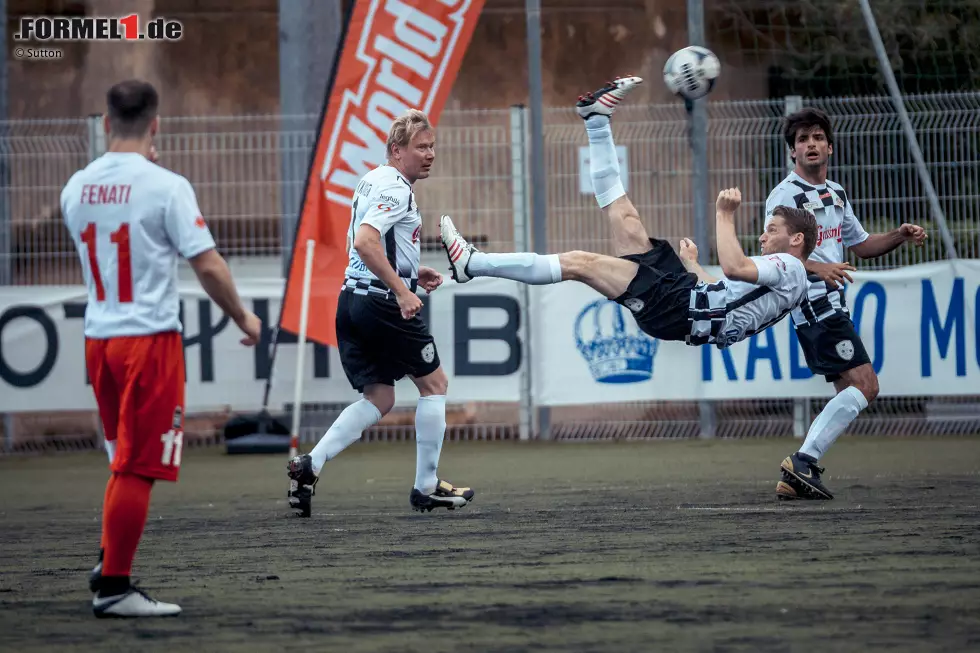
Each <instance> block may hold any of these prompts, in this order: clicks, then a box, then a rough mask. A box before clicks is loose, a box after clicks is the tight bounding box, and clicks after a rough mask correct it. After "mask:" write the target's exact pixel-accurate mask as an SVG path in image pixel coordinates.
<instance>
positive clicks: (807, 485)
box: [776, 452, 834, 501]
mask: <svg viewBox="0 0 980 653" xmlns="http://www.w3.org/2000/svg"><path fill="white" fill-rule="evenodd" d="M779 469H780V471H781V472H782V475H783V478H782V481H780V483H779V484H778V485H777V486H776V492H777V494H780V496H783V495H782V494H781V493H780V492H779V489H780V486H782V485H786V486H788V488H789V489H790V490H792V491H793V492H794V493H795V494H796V495H797V498H799V499H810V500H818V501H819V500H823V501H827V500H830V499H833V498H834V495H833V494H831V492H830V490H828V489H827V486H825V485H824V484H823V481H821V480H820V475H821V474H823V472H824V469H823V468H822V467H818V466H817V459H816V458H814V457H812V456H808V455H807V454H805V453H799V452H797V453H794V454H793V455H791V456H787V457H786V458H784V459H783V462H782V464H781V465H780V466H779Z"/></svg>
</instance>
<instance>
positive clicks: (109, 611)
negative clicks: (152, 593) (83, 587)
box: [92, 587, 180, 619]
mask: <svg viewBox="0 0 980 653" xmlns="http://www.w3.org/2000/svg"><path fill="white" fill-rule="evenodd" d="M92 612H94V613H95V616H96V617H98V618H99V619H108V618H111V617H116V618H127V617H175V616H177V615H179V614H180V606H179V605H176V604H174V603H163V602H162V601H155V600H153V599H151V598H150V597H149V596H147V595H146V593H144V592H143V591H142V590H140V589H137V588H135V587H130V588H129V591H127V592H126V593H125V594H117V595H115V596H105V597H99V595H98V594H96V595H95V597H94V598H93V599H92Z"/></svg>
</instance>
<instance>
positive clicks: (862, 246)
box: [848, 224, 929, 259]
mask: <svg viewBox="0 0 980 653" xmlns="http://www.w3.org/2000/svg"><path fill="white" fill-rule="evenodd" d="M928 237H929V234H927V233H926V230H925V229H923V228H922V227H920V226H919V225H917V224H903V225H902V226H901V227H899V228H898V229H892V230H891V231H886V232H884V233H880V234H870V235H869V236H868V237H867V238H865V239H864V241H863V242H860V243H857V244H856V245H851V246H850V247H849V248H848V249H850V250H851V251H852V252H854V254H855V255H857V256H858V257H860V258H864V259H868V258H878V257H879V256H884V255H885V254H887V253H888V252H890V251H892V250H893V249H897V248H899V247H901V246H902V245H904V244H905V243H908V242H911V243H915V245H917V246H919V247H921V246H922V244H923V243H924V242H925V240H926V238H928Z"/></svg>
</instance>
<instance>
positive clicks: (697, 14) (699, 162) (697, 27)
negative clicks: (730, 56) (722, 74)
mask: <svg viewBox="0 0 980 653" xmlns="http://www.w3.org/2000/svg"><path fill="white" fill-rule="evenodd" d="M687 39H688V42H689V43H690V44H691V45H701V46H703V45H705V42H704V41H705V39H704V1H703V0H687ZM705 102H707V99H706V98H702V99H700V100H694V101H690V100H688V101H686V105H687V114H688V116H689V121H688V122H689V126H690V139H691V190H692V192H693V198H692V199H693V209H694V242H696V243H697V244H698V258H700V259H701V261H700V263H701V265H708V264H709V263H711V243H710V242H709V239H708V112H707V108H706V107H705ZM698 413H699V416H700V417H699V419H700V422H701V434H700V435H701V437H702V438H713V437H715V432H716V430H717V426H718V424H717V421H718V418H717V415H716V414H715V406H714V403H713V402H712V401H710V400H707V399H702V400H700V401H698Z"/></svg>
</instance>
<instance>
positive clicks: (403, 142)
mask: <svg viewBox="0 0 980 653" xmlns="http://www.w3.org/2000/svg"><path fill="white" fill-rule="evenodd" d="M427 129H428V130H431V129H432V125H431V124H429V118H428V117H427V116H426V115H425V114H424V113H422V112H421V111H419V110H418V109H409V110H408V111H406V112H405V113H404V114H402V115H401V116H399V117H398V118H396V119H395V122H393V123H391V129H389V130H388V144H387V150H386V154H387V156H389V157H390V156H391V148H392V147H394V146H395V145H397V146H398V147H407V146H408V144H409V143H410V142H411V141H412V138H414V137H415V135H416V134H418V133H419V132H421V131H425V130H427Z"/></svg>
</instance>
